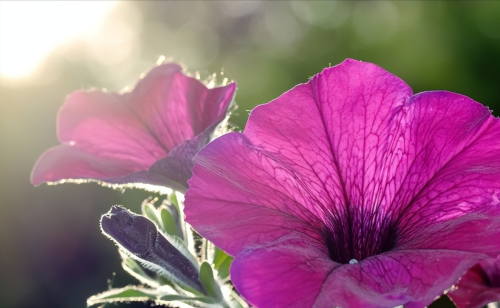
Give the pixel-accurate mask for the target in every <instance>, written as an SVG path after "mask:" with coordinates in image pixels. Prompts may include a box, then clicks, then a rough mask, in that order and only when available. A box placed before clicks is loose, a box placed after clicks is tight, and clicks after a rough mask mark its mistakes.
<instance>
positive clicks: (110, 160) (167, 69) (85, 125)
mask: <svg viewBox="0 0 500 308" xmlns="http://www.w3.org/2000/svg"><path fill="white" fill-rule="evenodd" d="M235 89H236V85H235V84H234V83H231V84H228V85H226V86H223V87H216V88H213V89H208V88H207V87H206V86H205V85H203V84H202V83H201V82H200V81H198V80H196V79H195V78H192V77H188V76H186V75H184V74H183V73H182V68H181V67H180V66H179V65H177V64H164V65H160V66H157V67H155V68H154V69H152V70H151V71H150V72H149V73H148V74H147V75H146V76H145V77H144V78H143V79H141V80H140V81H139V82H138V83H137V85H136V87H135V88H134V89H133V90H132V91H131V92H126V93H123V94H117V93H106V92H103V91H92V92H86V91H76V92H74V93H72V94H71V95H70V96H69V97H68V98H67V100H66V102H65V103H64V105H63V107H62V108H61V110H60V111H59V116H58V123H57V133H58V138H59V141H60V142H61V143H62V145H59V146H56V147H53V148H51V149H49V150H47V151H46V152H45V153H43V154H42V156H41V157H40V158H39V159H38V161H37V163H36V165H35V167H34V169H33V172H32V175H31V182H32V183H33V184H35V185H39V184H40V183H43V182H61V181H62V182H66V181H69V182H81V181H82V180H98V181H101V182H105V183H110V184H127V183H141V184H152V185H158V186H167V187H171V188H173V189H177V190H181V191H184V190H185V189H186V186H187V180H188V178H189V177H190V176H191V167H192V165H193V164H192V161H191V159H192V157H193V156H194V155H195V154H196V153H197V152H198V150H199V149H201V148H202V147H203V146H205V145H206V144H207V143H208V142H209V141H210V139H211V135H212V133H213V132H214V130H215V129H216V127H217V125H218V124H219V123H220V122H221V121H223V120H224V119H225V118H226V116H227V111H228V108H229V105H230V103H231V101H232V99H233V96H234V93H235Z"/></svg>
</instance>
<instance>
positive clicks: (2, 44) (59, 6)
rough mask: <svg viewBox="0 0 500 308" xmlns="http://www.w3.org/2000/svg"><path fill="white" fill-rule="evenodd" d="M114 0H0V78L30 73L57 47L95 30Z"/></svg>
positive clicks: (17, 76)
mask: <svg viewBox="0 0 500 308" xmlns="http://www.w3.org/2000/svg"><path fill="white" fill-rule="evenodd" d="M116 4H117V2H116V1H0V77H7V78H22V77H26V76H28V75H30V74H31V73H33V72H34V71H35V70H36V69H37V68H38V67H39V66H40V65H41V64H42V62H43V61H44V60H45V59H46V58H47V56H48V55H49V54H50V53H51V52H52V51H54V50H56V49H57V48H58V47H59V46H61V45H62V44H64V43H67V42H69V41H71V40H72V39H75V38H78V37H83V36H86V35H91V34H92V33H93V32H96V31H97V30H98V29H99V26H100V24H101V22H102V21H103V19H104V17H105V15H106V13H107V12H109V11H110V10H111V9H112V8H113V7H114V6H115V5H116Z"/></svg>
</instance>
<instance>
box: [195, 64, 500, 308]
mask: <svg viewBox="0 0 500 308" xmlns="http://www.w3.org/2000/svg"><path fill="white" fill-rule="evenodd" d="M499 157H500V120H499V119H496V118H494V117H493V116H491V113H490V111H489V110H488V109H487V108H486V107H484V106H482V105H481V104H479V103H477V102H475V101H473V100H471V99H470V98H468V97H465V96H462V95H459V94H454V93H450V92H444V91H435V92H424V93H420V94H417V95H414V96H413V94H412V91H411V89H410V88H409V86H408V85H407V84H405V83H404V82H403V81H402V80H401V79H399V78H397V77H396V76H394V75H392V74H390V73H388V72H387V71H385V70H383V69H381V68H380V67H378V66H376V65H373V64H370V63H363V62H359V61H354V60H346V61H345V62H343V63H342V64H340V65H338V66H335V67H331V68H327V69H325V70H324V71H323V72H322V73H320V74H318V75H316V76H314V77H313V78H312V79H311V80H310V81H309V82H308V83H306V84H301V85H298V86H296V87H295V88H293V89H292V90H290V91H288V92H286V93H285V94H283V95H282V96H280V97H279V98H277V99H275V100H274V101H272V102H270V103H269V104H266V105H262V106H258V107H256V108H255V109H254V110H253V111H252V112H251V114H250V118H249V120H248V123H247V126H246V128H245V131H244V133H243V134H240V133H230V134H227V135H224V136H222V137H220V138H218V139H216V140H214V141H213V142H211V143H210V144H209V145H207V146H206V147H205V148H204V149H203V150H201V151H200V152H199V154H198V155H197V156H196V157H195V159H194V161H195V166H194V168H193V177H192V178H191V180H190V181H189V187H190V188H189V190H188V191H187V194H186V201H185V205H186V208H185V213H186V215H187V218H186V220H187V222H189V223H190V224H191V225H192V226H193V227H194V228H195V229H196V230H197V231H198V232H199V233H200V234H201V235H202V236H204V237H206V238H207V239H209V240H211V241H213V242H214V244H215V245H217V246H219V247H221V248H222V249H223V250H225V251H226V252H228V253H229V254H231V255H233V256H235V259H234V262H233V264H232V267H231V279H232V281H233V283H234V285H235V286H236V288H237V289H238V291H239V292H241V294H242V295H243V296H244V297H245V298H246V299H247V300H248V301H249V302H250V303H251V304H253V305H255V306H256V307H261V308H262V307H342V308H349V307H395V306H398V305H403V304H404V305H405V308H415V307H424V306H427V305H428V304H429V303H431V302H432V301H433V300H434V299H435V298H436V297H437V296H439V295H441V294H442V293H443V291H444V290H446V289H448V288H450V287H451V286H452V285H453V284H454V283H456V282H457V280H458V279H459V277H460V276H461V275H463V274H464V273H465V272H466V271H467V269H468V268H470V267H471V266H472V265H474V264H476V263H477V262H478V261H480V260H482V259H484V258H487V257H488V256H496V255H498V254H499V253H500V242H499V241H495V240H492V239H498V238H500V206H499V198H500V160H499Z"/></svg>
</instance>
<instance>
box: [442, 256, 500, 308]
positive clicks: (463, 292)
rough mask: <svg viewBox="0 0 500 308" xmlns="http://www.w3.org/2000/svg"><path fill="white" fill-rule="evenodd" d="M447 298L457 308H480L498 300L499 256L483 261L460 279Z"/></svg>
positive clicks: (499, 294)
mask: <svg viewBox="0 0 500 308" xmlns="http://www.w3.org/2000/svg"><path fill="white" fill-rule="evenodd" d="M448 296H449V297H450V298H451V299H452V300H453V302H454V303H455V305H457V307H458V308H481V307H484V306H485V305H486V304H488V303H491V302H495V301H499V300H500V256H499V257H497V258H496V259H495V258H491V259H487V260H483V261H481V262H479V263H478V264H476V265H475V266H473V267H472V268H471V269H469V270H468V271H467V273H465V275H463V276H462V278H460V281H459V282H458V284H457V286H456V288H454V290H453V291H452V292H450V293H448Z"/></svg>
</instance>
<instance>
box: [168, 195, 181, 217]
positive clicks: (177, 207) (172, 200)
mask: <svg viewBox="0 0 500 308" xmlns="http://www.w3.org/2000/svg"><path fill="white" fill-rule="evenodd" d="M170 203H172V204H173V205H174V206H175V208H176V209H177V212H178V213H181V208H180V206H179V200H177V196H176V195H175V192H172V193H171V194H170Z"/></svg>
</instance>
